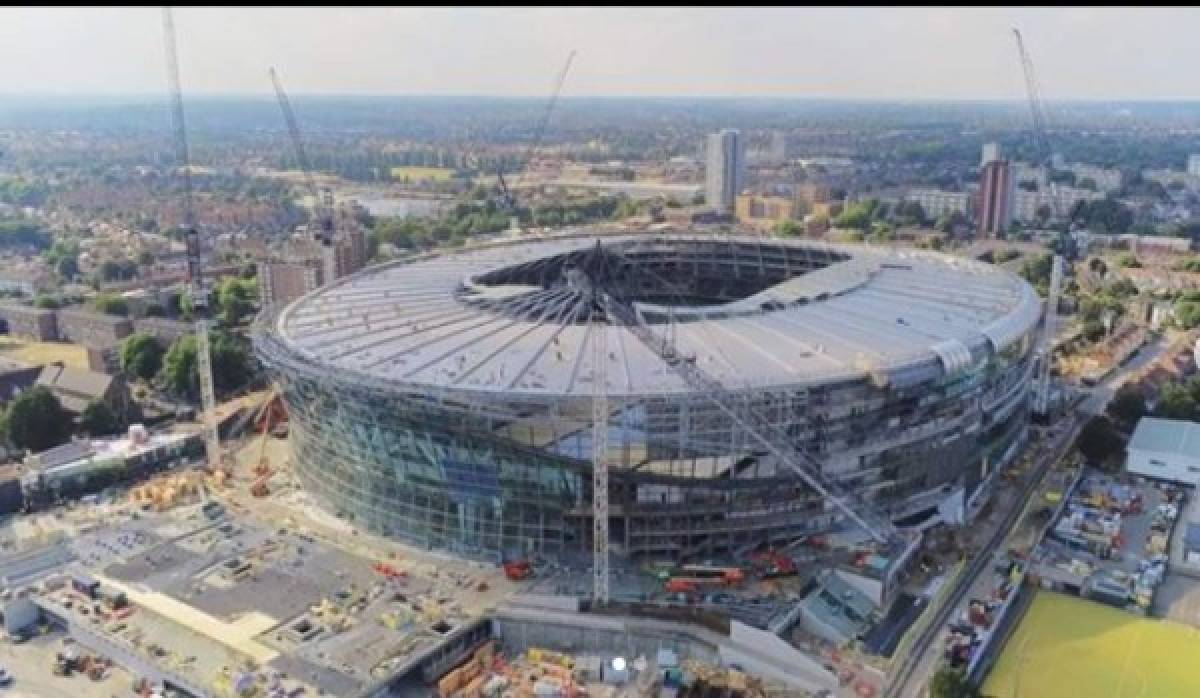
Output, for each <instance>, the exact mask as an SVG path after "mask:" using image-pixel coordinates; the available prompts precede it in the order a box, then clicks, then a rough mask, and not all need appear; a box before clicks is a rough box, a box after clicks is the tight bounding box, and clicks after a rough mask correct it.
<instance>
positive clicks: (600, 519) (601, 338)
mask: <svg viewBox="0 0 1200 698" xmlns="http://www.w3.org/2000/svg"><path fill="white" fill-rule="evenodd" d="M596 309H597V308H596V307H595V303H593V312H594V311H595V310H596ZM606 323H607V319H606V318H603V317H601V318H598V319H597V320H596V321H595V322H593V323H592V381H593V386H592V390H593V391H594V392H593V393H592V600H593V601H595V602H596V603H598V604H606V603H608V598H609V597H608V417H609V411H608V341H607V333H606V332H605V324H606Z"/></svg>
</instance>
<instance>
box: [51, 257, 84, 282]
mask: <svg viewBox="0 0 1200 698" xmlns="http://www.w3.org/2000/svg"><path fill="white" fill-rule="evenodd" d="M54 271H56V272H58V275H59V277H61V278H63V279H66V280H67V281H70V280H71V279H74V278H75V277H76V276H79V262H78V261H77V259H76V258H75V257H63V258H62V259H60V260H58V262H57V263H56V264H55V265H54Z"/></svg>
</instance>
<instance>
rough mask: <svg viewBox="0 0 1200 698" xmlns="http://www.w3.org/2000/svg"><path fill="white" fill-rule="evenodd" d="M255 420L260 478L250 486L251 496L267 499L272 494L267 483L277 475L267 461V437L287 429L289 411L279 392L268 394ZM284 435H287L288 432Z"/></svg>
mask: <svg viewBox="0 0 1200 698" xmlns="http://www.w3.org/2000/svg"><path fill="white" fill-rule="evenodd" d="M255 419H256V421H257V422H258V427H259V437H258V438H259V441H258V460H256V461H255V465H254V474H255V475H256V476H258V477H257V479H256V480H255V481H254V482H253V484H251V485H250V494H252V495H253V496H255V497H265V496H267V495H268V494H270V493H271V489H270V488H269V487H268V486H267V481H268V480H270V479H271V476H272V475H274V474H275V470H274V469H272V468H271V464H270V463H269V462H268V461H267V437H268V436H270V435H272V434H278V433H279V431H280V427H282V428H283V429H286V428H287V427H286V420H287V410H286V409H285V408H284V407H283V400H282V399H281V398H280V396H279V391H278V390H275V389H272V390H271V391H270V392H268V393H267V396H266V398H265V399H264V400H263V404H262V406H261V407H260V408H259V413H258V415H257V417H256V418H255ZM283 433H285V434H286V431H285V432H283Z"/></svg>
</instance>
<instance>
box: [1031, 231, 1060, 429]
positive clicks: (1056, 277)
mask: <svg viewBox="0 0 1200 698" xmlns="http://www.w3.org/2000/svg"><path fill="white" fill-rule="evenodd" d="M1062 276H1063V258H1062V255H1058V254H1056V255H1054V262H1053V264H1052V266H1051V268H1050V292H1049V294H1047V296H1046V312H1045V314H1044V315H1043V317H1042V323H1043V324H1042V346H1041V355H1042V362H1041V364H1040V365H1039V366H1038V379H1037V393H1036V394H1035V395H1034V408H1033V411H1034V412H1035V413H1037V414H1040V415H1047V414H1049V412H1050V368H1051V364H1053V363H1054V361H1053V356H1054V331H1055V330H1056V329H1057V325H1058V296H1059V294H1060V293H1061V292H1062Z"/></svg>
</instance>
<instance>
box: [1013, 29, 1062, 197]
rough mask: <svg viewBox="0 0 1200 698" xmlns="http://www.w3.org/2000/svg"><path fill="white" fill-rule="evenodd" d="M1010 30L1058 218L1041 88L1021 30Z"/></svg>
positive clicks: (1035, 138)
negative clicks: (1014, 39)
mask: <svg viewBox="0 0 1200 698" xmlns="http://www.w3.org/2000/svg"><path fill="white" fill-rule="evenodd" d="M1012 31H1013V36H1014V37H1016V40H1017V53H1018V54H1020V59H1021V72H1022V74H1023V75H1024V76H1025V92H1026V95H1027V97H1028V99H1029V115H1030V118H1031V119H1032V122H1033V143H1034V147H1035V148H1036V149H1037V151H1038V157H1039V158H1040V159H1041V165H1042V167H1043V168H1044V169H1045V171H1046V188H1047V189H1049V190H1050V191H1049V193H1050V211H1051V212H1052V214H1053V215H1054V217H1055V218H1056V219H1058V218H1061V217H1062V215H1063V212H1062V211H1061V210H1060V209H1061V206H1060V205H1059V200H1058V184H1057V183H1056V182H1055V181H1054V178H1053V177H1052V175H1053V172H1052V170H1053V157H1052V154H1051V152H1050V142H1049V141H1048V140H1047V138H1046V112H1045V110H1044V109H1043V107H1042V96H1041V90H1039V89H1038V82H1037V74H1036V73H1034V70H1033V61H1032V60H1031V59H1030V58H1029V51H1027V50H1026V49H1025V40H1024V39H1023V38H1022V37H1021V30H1020V29H1016V28H1013V30H1012Z"/></svg>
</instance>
